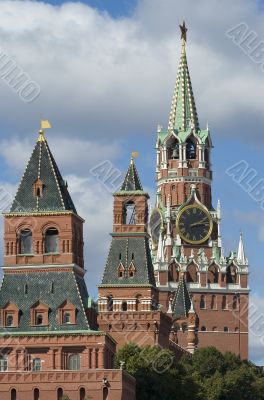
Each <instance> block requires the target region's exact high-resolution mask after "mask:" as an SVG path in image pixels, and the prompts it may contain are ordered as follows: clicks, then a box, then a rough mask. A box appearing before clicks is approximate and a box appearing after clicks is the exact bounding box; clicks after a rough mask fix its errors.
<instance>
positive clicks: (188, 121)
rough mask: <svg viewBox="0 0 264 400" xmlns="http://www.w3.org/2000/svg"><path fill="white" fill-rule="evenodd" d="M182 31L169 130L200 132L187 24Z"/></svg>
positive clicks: (181, 26)
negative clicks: (187, 47)
mask: <svg viewBox="0 0 264 400" xmlns="http://www.w3.org/2000/svg"><path fill="white" fill-rule="evenodd" d="M180 29H181V44H182V47H181V58H180V64H179V68H178V73H177V78H176V84H175V89H174V93H173V98H172V105H171V111H170V116H169V127H168V130H169V131H171V130H176V131H177V132H179V131H186V130H188V129H189V128H194V129H195V130H199V121H198V116H197V112H196V106H195V101H194V96H193V91H192V84H191V79H190V74H189V69H188V64H187V57H186V33H187V28H186V26H185V22H184V21H183V24H182V25H180Z"/></svg>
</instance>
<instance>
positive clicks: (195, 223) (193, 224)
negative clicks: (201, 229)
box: [190, 217, 207, 227]
mask: <svg viewBox="0 0 264 400" xmlns="http://www.w3.org/2000/svg"><path fill="white" fill-rule="evenodd" d="M206 219H207V218H206V217H205V218H204V219H202V220H201V221H198V222H194V223H192V224H191V225H190V226H191V227H192V226H197V225H203V224H204V223H205V221H206Z"/></svg>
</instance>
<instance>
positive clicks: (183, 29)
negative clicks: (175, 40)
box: [179, 21, 188, 44]
mask: <svg viewBox="0 0 264 400" xmlns="http://www.w3.org/2000/svg"><path fill="white" fill-rule="evenodd" d="M179 27H180V30H181V39H182V43H183V44H185V43H186V41H187V31H188V29H187V28H186V26H185V21H183V23H182V25H179Z"/></svg>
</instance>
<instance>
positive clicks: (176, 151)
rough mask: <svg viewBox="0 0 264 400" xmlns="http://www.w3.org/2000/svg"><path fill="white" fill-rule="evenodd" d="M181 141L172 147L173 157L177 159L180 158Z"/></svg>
mask: <svg viewBox="0 0 264 400" xmlns="http://www.w3.org/2000/svg"><path fill="white" fill-rule="evenodd" d="M179 154H180V152H179V143H178V142H175V143H174V146H173V148H172V149H171V158H172V159H173V160H177V159H178V158H179Z"/></svg>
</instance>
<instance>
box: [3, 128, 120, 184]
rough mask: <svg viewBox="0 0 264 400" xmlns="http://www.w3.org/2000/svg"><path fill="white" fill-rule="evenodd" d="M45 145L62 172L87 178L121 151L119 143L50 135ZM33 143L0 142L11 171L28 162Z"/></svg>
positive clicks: (28, 141) (17, 139)
mask: <svg viewBox="0 0 264 400" xmlns="http://www.w3.org/2000/svg"><path fill="white" fill-rule="evenodd" d="M49 136H51V137H49V139H48V142H49V146H50V148H51V151H52V153H53V155H54V157H55V159H56V162H57V164H58V165H59V166H60V167H61V169H62V171H63V172H64V173H70V172H72V173H75V174H79V175H84V176H87V175H88V174H89V170H90V169H91V168H93V167H95V166H96V165H97V164H99V163H101V162H103V161H105V160H109V159H110V160H115V159H117V158H118V156H119V154H120V151H121V144H120V143H119V141H118V140H116V141H115V142H112V143H106V142H100V141H96V140H85V139H82V138H78V136H76V137H74V138H70V137H65V138H63V139H62V138H60V137H58V136H56V137H52V135H49ZM33 147H34V142H33V140H32V138H24V139H23V138H11V139H2V140H0V156H2V158H3V160H4V161H5V163H6V164H7V166H9V167H11V168H12V169H13V171H14V170H15V171H16V172H20V173H22V171H23V169H24V168H25V165H26V162H27V161H28V159H29V157H30V154H31V152H32V149H33Z"/></svg>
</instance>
